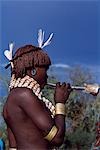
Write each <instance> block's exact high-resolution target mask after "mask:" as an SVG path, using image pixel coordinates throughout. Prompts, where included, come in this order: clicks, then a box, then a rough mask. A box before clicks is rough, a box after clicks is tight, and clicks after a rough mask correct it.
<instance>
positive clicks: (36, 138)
mask: <svg viewBox="0 0 100 150" xmlns="http://www.w3.org/2000/svg"><path fill="white" fill-rule="evenodd" d="M35 69H36V75H35V76H34V79H35V80H37V82H38V83H39V84H40V87H41V89H42V88H43V87H44V86H45V84H46V83H47V77H48V76H47V68H46V67H36V68H35ZM27 74H28V75H29V76H31V77H32V74H31V69H29V70H27ZM70 92H71V88H70V85H69V84H66V83H63V84H60V83H57V85H56V88H55V95H54V100H55V103H58V102H59V103H63V104H65V103H66V101H67V99H68V97H69V94H70ZM3 115H4V119H5V121H6V124H7V130H8V138H9V147H10V148H17V149H18V150H22V149H23V150H26V149H30V150H42V149H43V150H49V149H51V148H52V147H53V146H60V145H61V144H62V142H63V139H64V133H65V116H64V115H56V116H55V118H54V119H52V117H51V112H50V111H49V109H48V108H47V107H46V106H45V104H44V102H42V101H40V100H39V99H38V97H37V96H35V94H34V93H33V92H32V90H30V89H28V88H14V89H12V90H11V92H10V94H9V96H8V99H7V102H6V104H5V106H4V109H3ZM53 125H55V126H56V127H57V129H58V132H57V134H56V135H55V137H54V138H53V139H52V141H51V142H49V141H47V140H45V139H44V137H45V136H46V135H47V134H48V133H49V131H50V130H51V128H52V126H53Z"/></svg>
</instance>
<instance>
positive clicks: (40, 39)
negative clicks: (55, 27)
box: [38, 29, 53, 48]
mask: <svg viewBox="0 0 100 150" xmlns="http://www.w3.org/2000/svg"><path fill="white" fill-rule="evenodd" d="M52 38H53V33H51V34H50V36H49V38H48V39H47V41H46V42H44V31H42V29H39V31H38V45H39V47H40V48H44V47H45V46H47V45H49V44H50V43H51V40H52Z"/></svg>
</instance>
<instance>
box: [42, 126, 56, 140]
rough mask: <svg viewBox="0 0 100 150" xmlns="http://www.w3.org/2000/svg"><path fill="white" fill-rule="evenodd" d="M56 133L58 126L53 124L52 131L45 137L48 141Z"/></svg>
mask: <svg viewBox="0 0 100 150" xmlns="http://www.w3.org/2000/svg"><path fill="white" fill-rule="evenodd" d="M56 134H57V127H56V126H53V127H52V128H51V130H50V132H49V133H48V134H47V136H45V137H44V138H45V139H46V140H48V141H51V140H52V139H53V138H54V137H55V135H56Z"/></svg>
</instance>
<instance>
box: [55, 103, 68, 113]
mask: <svg viewBox="0 0 100 150" xmlns="http://www.w3.org/2000/svg"><path fill="white" fill-rule="evenodd" d="M55 111H56V113H55V114H56V115H66V108H65V104H63V103H57V104H56V105H55Z"/></svg>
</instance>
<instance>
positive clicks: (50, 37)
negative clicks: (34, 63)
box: [41, 33, 53, 48]
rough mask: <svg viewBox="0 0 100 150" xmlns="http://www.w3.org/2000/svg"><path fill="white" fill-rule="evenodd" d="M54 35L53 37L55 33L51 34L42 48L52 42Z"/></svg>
mask: <svg viewBox="0 0 100 150" xmlns="http://www.w3.org/2000/svg"><path fill="white" fill-rule="evenodd" d="M52 37H53V33H51V34H50V36H49V38H48V40H47V41H46V42H45V43H44V44H43V46H42V47H41V48H43V47H45V46H47V45H49V44H50V43H51V39H52Z"/></svg>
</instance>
